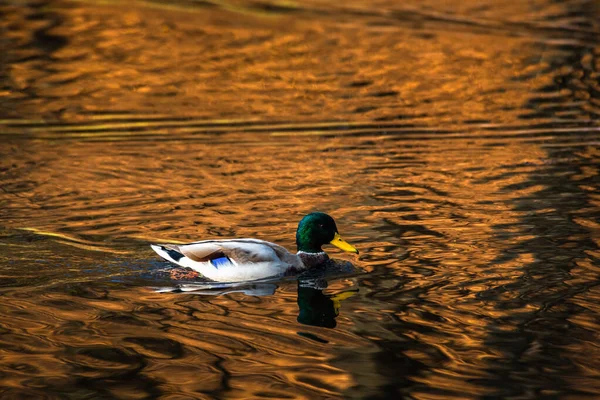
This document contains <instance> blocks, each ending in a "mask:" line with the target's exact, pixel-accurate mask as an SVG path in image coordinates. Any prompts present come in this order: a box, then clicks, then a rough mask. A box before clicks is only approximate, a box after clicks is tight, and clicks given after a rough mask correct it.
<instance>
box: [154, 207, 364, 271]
mask: <svg viewBox="0 0 600 400" xmlns="http://www.w3.org/2000/svg"><path fill="white" fill-rule="evenodd" d="M326 244H332V245H333V246H335V247H337V248H339V249H341V250H343V251H346V252H350V253H356V254H358V250H357V249H356V248H355V247H354V246H352V245H351V244H350V243H348V242H346V241H345V240H343V239H342V237H341V236H340V234H339V232H338V229H337V226H336V223H335V221H334V219H333V218H332V217H331V216H330V215H328V214H326V213H323V212H312V213H310V214H307V215H305V216H304V217H303V218H302V219H301V220H300V222H299V223H298V229H297V230H296V246H297V253H296V254H294V253H291V252H289V251H288V250H287V249H285V248H284V247H282V246H279V245H277V244H275V243H271V242H267V241H265V240H260V239H248V238H244V239H223V240H202V241H199V242H193V243H187V244H168V243H167V244H151V245H150V247H152V249H153V250H154V251H155V252H156V253H157V254H158V255H159V256H160V257H162V258H163V259H164V260H166V261H169V262H171V263H173V264H176V265H178V266H180V267H184V268H189V269H191V270H193V271H195V272H197V273H198V274H199V275H201V276H202V277H204V278H206V279H209V280H211V281H215V282H242V281H254V280H260V279H266V278H274V277H283V276H291V275H297V274H300V273H302V272H303V271H306V270H308V269H310V268H314V267H317V266H319V265H322V264H324V263H325V262H327V260H329V256H328V255H327V253H326V252H325V251H323V249H322V246H323V245H326Z"/></svg>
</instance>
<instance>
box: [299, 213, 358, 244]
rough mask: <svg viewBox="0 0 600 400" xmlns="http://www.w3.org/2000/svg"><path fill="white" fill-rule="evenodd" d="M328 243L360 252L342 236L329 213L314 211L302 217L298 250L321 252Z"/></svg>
mask: <svg viewBox="0 0 600 400" xmlns="http://www.w3.org/2000/svg"><path fill="white" fill-rule="evenodd" d="M327 243H330V244H332V245H334V246H335V247H338V248H340V249H342V250H344V251H349V252H352V253H358V250H356V248H355V247H354V246H352V245H351V244H349V243H347V242H346V241H344V240H343V239H342V238H341V237H340V234H339V233H338V230H337V226H336V225H335V221H334V220H333V218H331V217H330V216H329V215H327V214H325V213H322V212H314V213H310V214H308V215H307V216H305V217H304V218H302V220H301V221H300V223H299V224H298V230H297V231H296V245H297V246H298V251H304V252H306V253H319V252H321V251H323V250H322V249H321V246H323V245H324V244H327Z"/></svg>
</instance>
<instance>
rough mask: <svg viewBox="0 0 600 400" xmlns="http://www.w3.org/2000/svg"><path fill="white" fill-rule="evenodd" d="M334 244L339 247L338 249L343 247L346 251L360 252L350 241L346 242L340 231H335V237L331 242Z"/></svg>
mask: <svg viewBox="0 0 600 400" xmlns="http://www.w3.org/2000/svg"><path fill="white" fill-rule="evenodd" d="M329 243H331V244H332V245H334V246H335V247H337V248H338V249H342V250H344V251H349V252H350V253H356V254H358V250H356V247H354V246H352V245H351V244H350V243H348V242H346V241H345V240H344V239H342V237H341V236H340V234H339V233H337V232H336V233H335V236H334V237H333V240H332V241H331V242H329Z"/></svg>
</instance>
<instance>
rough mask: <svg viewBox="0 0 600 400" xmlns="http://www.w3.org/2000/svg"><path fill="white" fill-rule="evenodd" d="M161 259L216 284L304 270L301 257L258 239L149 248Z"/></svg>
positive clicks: (211, 241)
mask: <svg viewBox="0 0 600 400" xmlns="http://www.w3.org/2000/svg"><path fill="white" fill-rule="evenodd" d="M152 248H153V249H154V251H156V252H157V253H158V254H159V255H160V256H161V257H162V258H164V259H166V260H167V261H171V262H173V263H175V264H178V265H180V266H183V267H188V268H192V269H193V270H195V271H198V272H199V273H201V274H202V275H203V276H204V277H206V278H208V279H211V280H214V281H218V282H235V281H247V280H256V279H263V278H268V277H272V276H281V275H285V274H287V273H290V272H295V271H297V270H301V269H303V268H304V265H303V264H302V261H301V260H300V258H299V257H298V256H297V255H295V254H291V253H290V252H288V251H287V250H286V249H285V248H283V247H281V246H279V245H276V244H274V243H270V242H266V241H264V240H258V239H228V240H204V241H200V242H194V243H189V244H184V245H175V244H162V245H152Z"/></svg>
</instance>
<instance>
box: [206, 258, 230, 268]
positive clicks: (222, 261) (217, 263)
mask: <svg viewBox="0 0 600 400" xmlns="http://www.w3.org/2000/svg"><path fill="white" fill-rule="evenodd" d="M210 263H211V264H212V265H213V267H215V268H216V269H219V267H224V266H226V265H229V264H231V260H229V258H228V257H219V258H215V259H212V260H210Z"/></svg>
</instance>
